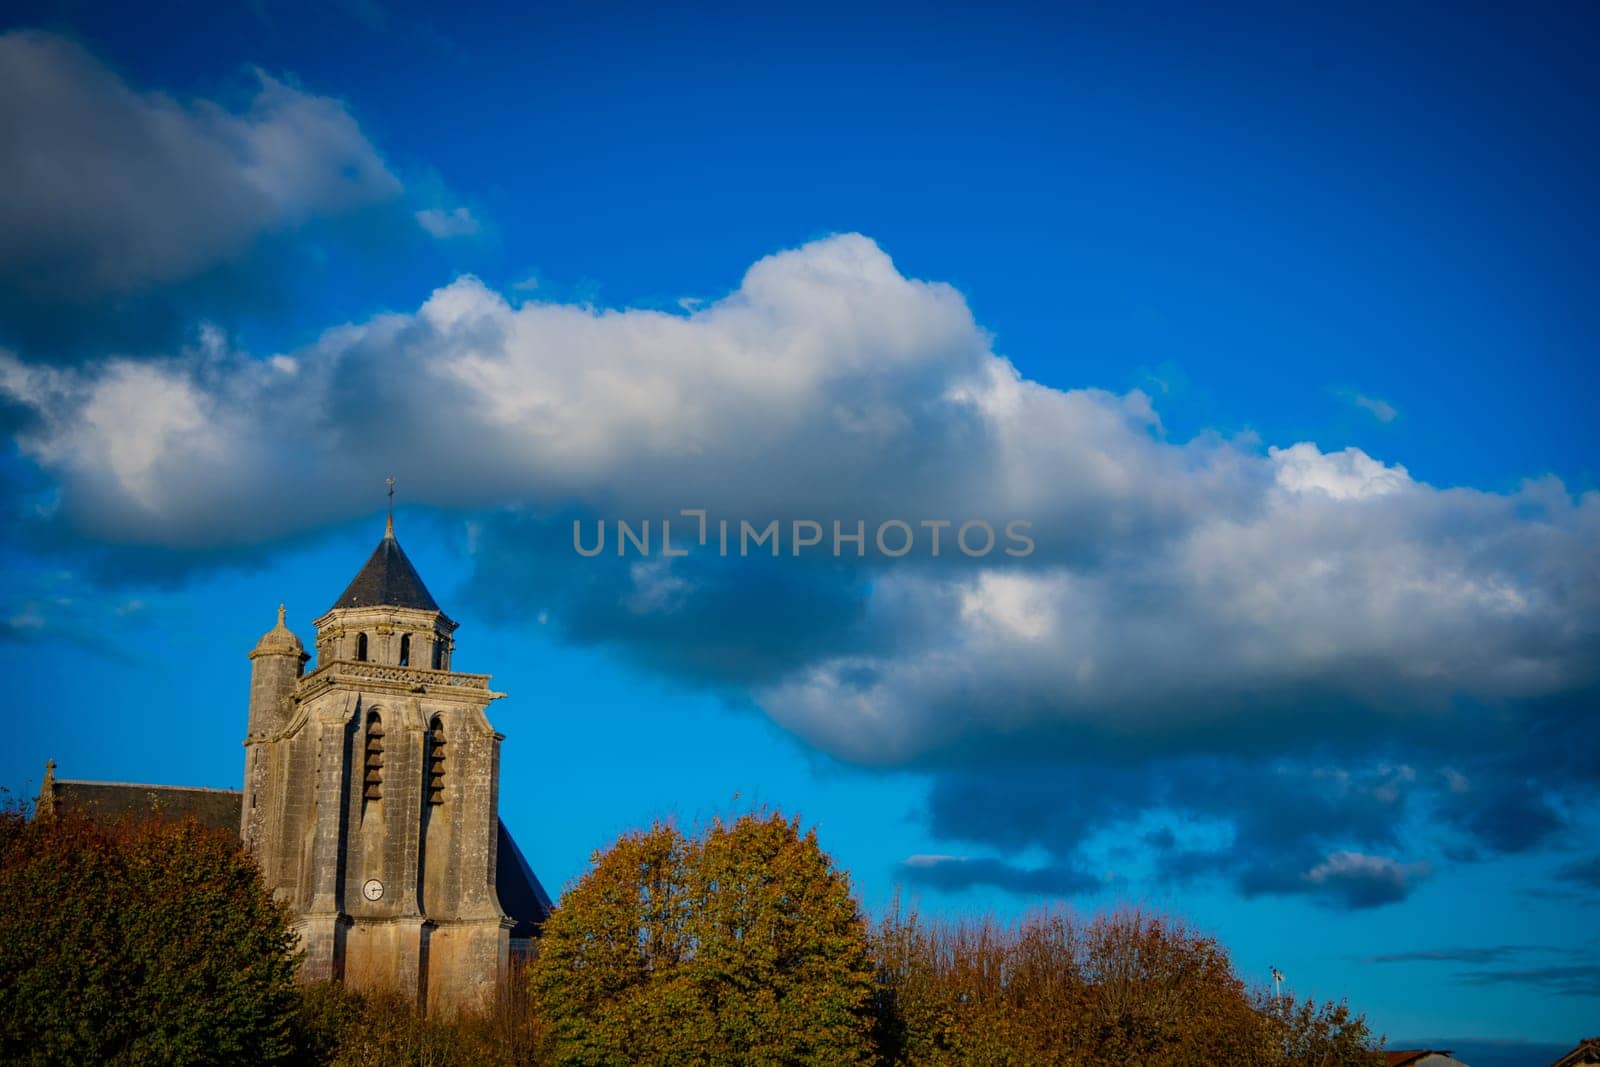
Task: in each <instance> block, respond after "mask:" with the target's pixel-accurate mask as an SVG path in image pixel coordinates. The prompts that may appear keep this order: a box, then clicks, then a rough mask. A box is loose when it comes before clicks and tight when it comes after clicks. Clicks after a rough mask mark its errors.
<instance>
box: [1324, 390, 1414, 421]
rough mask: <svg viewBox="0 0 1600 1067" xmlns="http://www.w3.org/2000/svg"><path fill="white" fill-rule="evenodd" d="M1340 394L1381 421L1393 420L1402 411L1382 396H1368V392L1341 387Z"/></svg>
mask: <svg viewBox="0 0 1600 1067" xmlns="http://www.w3.org/2000/svg"><path fill="white" fill-rule="evenodd" d="M1339 395H1340V396H1341V397H1343V398H1344V399H1345V400H1346V401H1348V402H1349V403H1351V404H1354V405H1355V406H1356V407H1358V408H1361V409H1362V410H1363V411H1365V412H1367V413H1368V414H1370V415H1371V416H1372V417H1373V418H1375V419H1377V420H1378V421H1379V422H1383V423H1389V422H1393V421H1394V420H1395V419H1396V418H1398V417H1399V415H1400V412H1399V411H1397V410H1396V409H1395V406H1394V405H1393V404H1391V403H1389V402H1388V401H1387V400H1384V399H1382V398H1381V397H1376V396H1368V395H1367V394H1366V393H1358V392H1356V391H1355V390H1353V389H1341V390H1339Z"/></svg>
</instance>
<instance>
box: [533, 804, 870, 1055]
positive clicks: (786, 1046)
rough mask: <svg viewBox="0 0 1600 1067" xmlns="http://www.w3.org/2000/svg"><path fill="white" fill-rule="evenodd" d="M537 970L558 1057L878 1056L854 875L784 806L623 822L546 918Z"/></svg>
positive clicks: (542, 1008) (539, 1000) (539, 999)
mask: <svg viewBox="0 0 1600 1067" xmlns="http://www.w3.org/2000/svg"><path fill="white" fill-rule="evenodd" d="M529 979H530V984H531V988H532V991H533V996H534V999H535V1002H536V1004H537V1005H538V1009H539V1012H540V1015H541V1017H542V1018H543V1020H544V1022H545V1024H546V1025H547V1027H548V1028H549V1030H548V1046H549V1050H550V1053H551V1055H552V1057H553V1058H554V1060H555V1061H556V1062H558V1063H570V1064H614V1063H638V1062H649V1063H704V1064H717V1063H748V1064H764V1063H767V1064H775V1063H841V1064H842V1063H861V1062H870V1061H871V1060H872V1058H873V1047H872V1027H873V993H874V984H873V966H872V962H871V959H870V957H869V955H868V941H867V933H866V927H865V924H864V923H863V921H862V919H861V916H860V912H859V909H858V908H857V906H856V903H855V901H854V899H853V898H852V896H851V892H850V883H849V880H848V878H847V877H846V876H845V875H844V874H843V873H842V872H840V871H838V870H837V869H835V868H834V866H833V864H832V862H831V861H830V860H829V859H828V856H827V854H826V853H824V852H823V851H822V849H821V848H820V847H819V846H818V845H817V841H816V835H815V833H814V832H812V833H806V834H803V835H802V834H801V833H800V826H799V822H798V820H795V821H793V822H791V821H788V820H786V819H784V818H783V817H782V816H780V815H777V814H773V815H770V816H756V815H746V816H744V817H742V818H740V819H738V820H737V821H735V822H734V823H732V824H731V825H728V824H724V823H722V822H721V821H720V820H719V821H717V822H714V823H713V824H712V825H711V826H710V827H708V828H707V829H706V830H705V832H704V833H703V834H701V835H700V836H699V837H696V838H693V839H687V838H685V837H684V836H683V835H682V834H680V833H679V832H678V831H677V830H675V829H673V828H671V827H667V826H659V825H658V826H656V827H654V828H652V829H651V830H649V831H646V832H643V833H636V834H630V835H627V836H625V837H623V838H622V839H621V840H619V841H618V842H617V843H616V844H615V845H614V846H613V847H612V848H611V849H610V850H609V851H608V852H606V853H604V854H601V855H597V857H596V860H595V865H594V867H593V869H592V870H590V871H589V873H588V874H586V875H585V876H584V877H583V878H582V879H581V880H580V881H579V882H578V883H577V884H576V885H574V886H573V887H572V888H571V889H570V890H568V892H567V894H566V895H565V896H564V897H563V899H562V902H561V906H560V907H559V908H558V909H556V911H555V913H554V914H553V915H552V916H551V918H550V919H549V921H548V922H547V923H546V924H545V928H544V936H543V938H542V939H541V944H540V950H539V956H538V958H537V959H536V960H535V962H534V963H533V965H532V966H531V968H530V971H529Z"/></svg>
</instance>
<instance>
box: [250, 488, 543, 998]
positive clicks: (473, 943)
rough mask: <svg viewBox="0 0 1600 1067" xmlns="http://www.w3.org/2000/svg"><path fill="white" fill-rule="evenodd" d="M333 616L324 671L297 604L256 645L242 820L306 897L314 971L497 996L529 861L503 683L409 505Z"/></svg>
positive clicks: (293, 893) (285, 880) (410, 990)
mask: <svg viewBox="0 0 1600 1067" xmlns="http://www.w3.org/2000/svg"><path fill="white" fill-rule="evenodd" d="M316 627H317V636H316V664H315V668H314V669H313V670H311V671H310V672H309V673H305V664H306V661H307V658H308V657H307V655H306V653H305V652H304V651H303V650H302V648H301V645H300V641H299V639H298V638H296V637H295V635H294V634H293V633H291V632H290V631H289V630H288V628H287V627H286V626H285V625H284V616H283V609H282V608H279V612H278V624H277V625H276V626H275V627H273V628H272V629H271V630H269V631H268V632H267V633H266V634H265V635H264V636H263V637H262V638H261V640H260V642H259V643H258V644H257V645H256V648H255V650H254V651H253V652H251V653H250V660H251V685H250V712H249V725H248V729H247V736H246V738H245V742H244V744H245V788H244V796H243V812H242V820H241V833H242V835H243V839H244V843H245V845H246V847H247V848H249V849H250V850H251V851H252V852H253V853H254V854H255V856H256V858H257V862H258V863H259V864H260V866H261V869H262V872H263V875H264V877H265V879H266V882H267V884H268V885H269V886H270V887H271V888H272V890H273V893H274V894H275V895H276V896H277V897H278V898H279V899H280V900H283V901H285V902H286V903H288V905H289V906H290V908H291V909H292V910H293V913H294V920H295V928H296V930H297V932H298V933H299V934H300V938H301V946H300V947H301V949H302V950H303V951H304V953H305V957H304V963H303V965H302V967H303V970H302V974H303V977H305V978H306V979H308V980H318V979H327V980H336V981H342V982H344V983H346V984H348V985H351V986H354V987H357V988H363V987H383V986H387V987H391V988H396V989H398V990H399V991H400V992H402V993H404V994H405V995H407V996H409V997H413V998H415V999H417V1000H418V1001H419V1002H422V1003H424V1004H426V1005H427V1006H428V1007H429V1008H430V1009H442V1010H453V1008H454V1007H457V1006H462V1005H468V1004H480V1003H483V1002H484V999H485V998H486V997H487V996H488V995H489V994H490V993H491V992H492V990H493V988H494V983H495V982H496V981H497V980H498V979H499V978H500V977H501V976H503V975H504V974H505V972H506V968H507V965H508V950H509V945H510V935H511V932H512V929H513V927H514V926H517V925H518V924H517V923H516V922H514V921H513V920H512V919H510V918H508V917H507V916H506V915H505V914H504V911H503V910H502V907H501V901H500V897H499V895H498V894H497V892H496V873H497V872H496V861H497V857H498V855H499V853H500V852H501V850H503V849H509V851H510V853H511V858H512V862H513V863H521V864H522V866H523V867H525V861H522V860H521V857H520V854H519V853H516V848H515V845H514V844H510V842H509V837H508V836H507V835H506V834H505V832H504V829H503V827H501V826H500V823H499V815H498V808H499V796H498V793H499V771H500V742H501V741H502V740H503V738H502V735H500V734H499V733H497V732H496V731H495V729H494V727H493V726H492V725H490V722H489V718H488V714H487V711H488V707H489V704H490V703H491V702H492V701H494V700H496V699H498V698H499V697H501V696H504V694H503V693H496V692H494V691H492V690H491V689H490V688H489V676H488V675H484V674H464V673H461V672H458V671H455V670H452V669H451V666H452V660H453V658H454V651H455V641H454V634H455V630H456V624H455V623H454V622H452V621H451V620H450V618H449V617H447V616H446V615H445V614H444V612H442V611H440V610H439V606H438V604H436V603H435V602H434V599H433V596H432V595H431V594H430V593H429V592H428V589H427V587H426V586H425V585H424V584H423V582H422V578H421V576H420V575H418V574H417V571H416V568H415V567H413V566H412V565H411V561H410V560H409V559H407V558H406V554H405V552H404V551H403V550H402V549H401V548H400V542H399V541H397V540H396V539H395V536H394V520H393V518H392V517H391V518H390V520H389V524H388V528H387V529H386V530H385V532H384V535H383V540H382V541H380V542H379V543H378V547H377V548H376V549H374V550H373V553H372V556H371V558H369V559H368V560H367V562H366V565H365V566H363V567H362V568H361V570H360V572H359V573H357V574H356V576H355V578H354V580H352V581H351V582H350V585H349V587H348V588H346V589H345V591H344V593H343V594H341V595H340V597H339V598H338V600H336V601H335V602H334V604H333V607H332V608H330V609H329V610H328V612H327V613H326V614H324V615H323V616H322V617H321V618H319V619H318V620H317V621H316ZM513 873H514V872H513ZM526 873H527V877H528V879H529V880H532V875H531V871H528V872H526ZM532 884H533V885H534V886H537V881H536V880H532ZM537 895H538V896H539V897H541V898H542V897H543V890H542V889H538V890H537ZM547 906H548V898H543V900H542V901H541V902H540V903H539V904H538V907H539V908H540V909H541V910H542V909H543V908H546V907H547ZM541 917H542V916H541Z"/></svg>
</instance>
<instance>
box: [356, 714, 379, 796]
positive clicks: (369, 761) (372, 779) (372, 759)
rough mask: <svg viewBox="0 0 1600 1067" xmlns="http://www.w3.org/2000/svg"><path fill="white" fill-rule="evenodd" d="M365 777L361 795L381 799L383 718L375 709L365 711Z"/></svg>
mask: <svg viewBox="0 0 1600 1067" xmlns="http://www.w3.org/2000/svg"><path fill="white" fill-rule="evenodd" d="M366 755H367V758H366V761H365V764H364V767H365V771H366V778H365V780H364V785H363V789H362V792H361V796H362V798H363V799H365V800H382V799H383V720H382V719H380V718H378V713H377V712H375V711H372V712H368V713H367V751H366Z"/></svg>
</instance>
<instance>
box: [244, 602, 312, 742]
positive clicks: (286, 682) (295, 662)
mask: <svg viewBox="0 0 1600 1067" xmlns="http://www.w3.org/2000/svg"><path fill="white" fill-rule="evenodd" d="M283 619H284V608H283V605H282V604H279V605H278V624H277V625H276V626H274V627H273V628H272V629H270V630H268V631H267V632H266V633H264V634H262V635H261V640H259V641H257V642H256V647H255V648H254V649H253V650H251V652H250V720H249V727H248V734H249V736H250V737H251V738H260V737H266V736H268V735H269V734H275V733H277V732H278V731H280V730H282V729H283V728H284V727H285V726H287V725H288V718H289V707H290V704H291V702H292V701H293V699H294V687H295V685H296V684H297V683H298V682H299V681H300V675H301V674H303V673H304V672H305V666H306V661H307V660H308V659H310V658H311V657H310V656H308V655H307V654H306V650H305V648H304V647H303V646H302V645H301V644H300V639H299V638H298V637H296V636H295V635H294V632H293V631H292V630H290V629H289V627H288V626H286V625H284V621H283Z"/></svg>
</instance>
